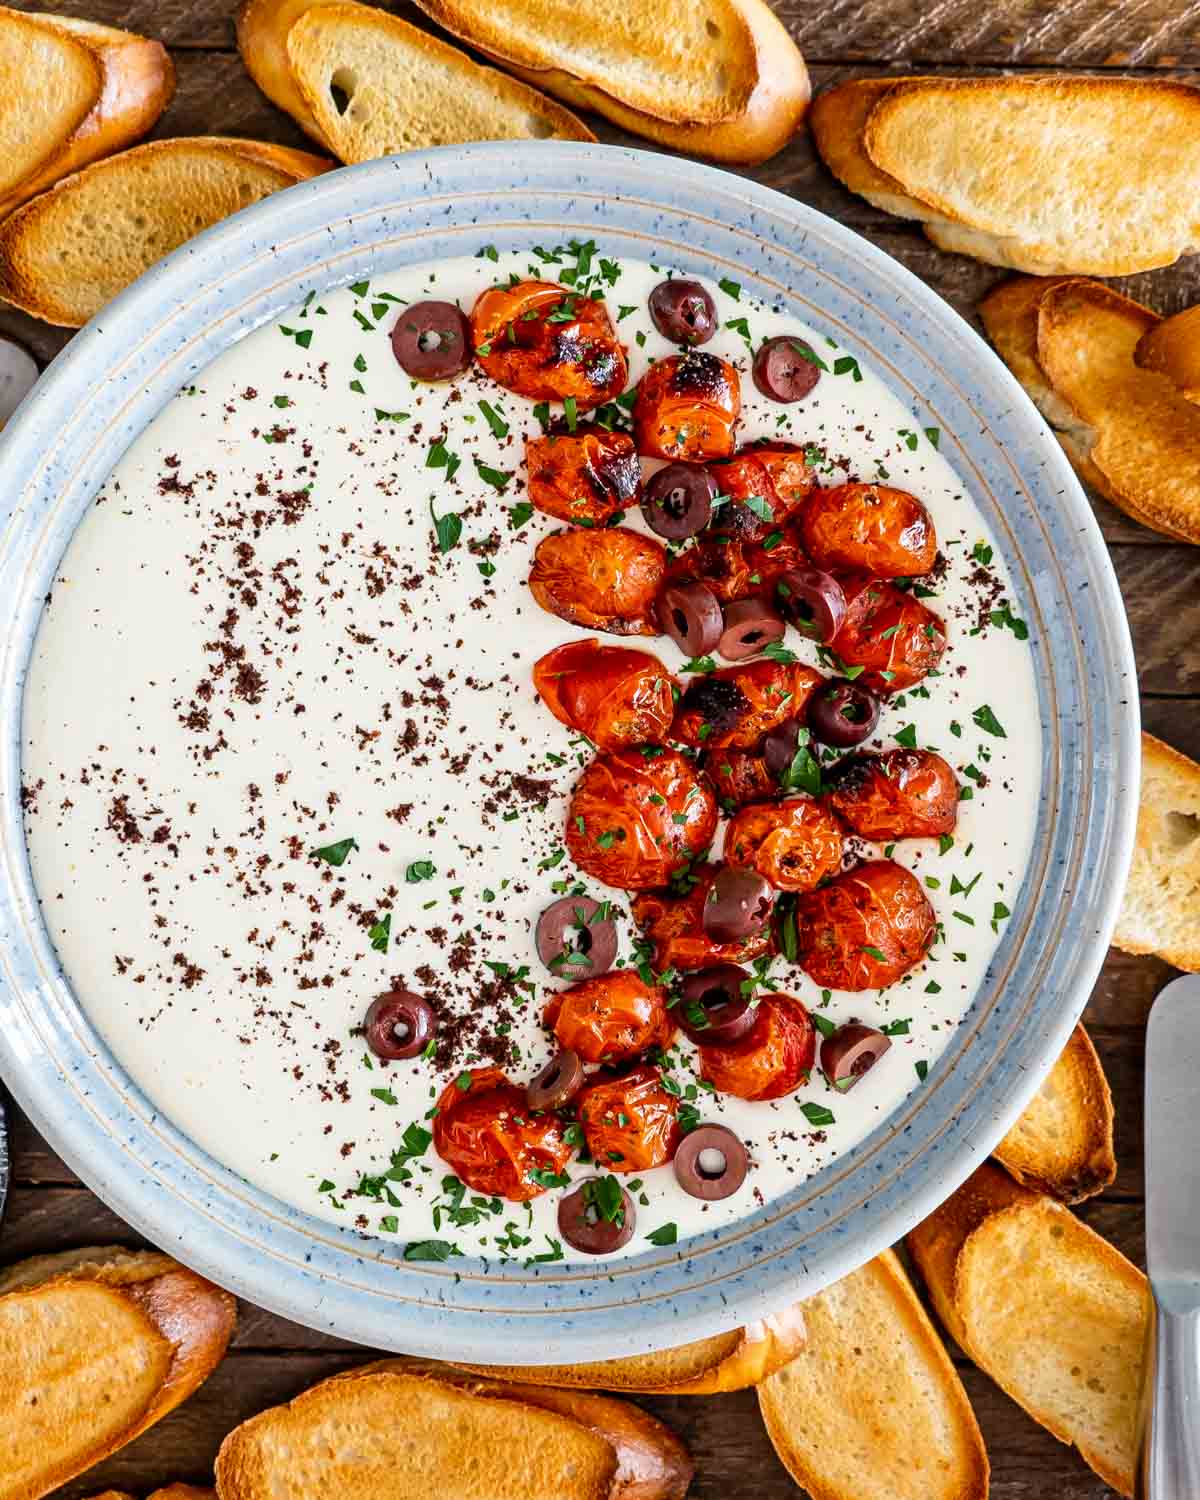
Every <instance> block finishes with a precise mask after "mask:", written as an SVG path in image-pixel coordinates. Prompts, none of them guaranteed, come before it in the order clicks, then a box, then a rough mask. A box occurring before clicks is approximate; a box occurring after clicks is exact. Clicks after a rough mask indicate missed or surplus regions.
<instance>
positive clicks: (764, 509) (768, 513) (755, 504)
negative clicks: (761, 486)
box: [742, 495, 775, 521]
mask: <svg viewBox="0 0 1200 1500" xmlns="http://www.w3.org/2000/svg"><path fill="white" fill-rule="evenodd" d="M742 504H743V505H744V506H745V507H746V509H747V510H752V511H753V512H754V514H755V515H756V516H757V517H758V518H759V520H760V521H773V520H774V519H775V512H774V511H773V510H772V509H771V507H770V505H769V503H768V502H767V501H766V500H764V499H763V497H762V496H761V495H747V496H746V498H745V499H744V500H743V501H742Z"/></svg>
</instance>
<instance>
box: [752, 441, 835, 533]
mask: <svg viewBox="0 0 1200 1500" xmlns="http://www.w3.org/2000/svg"><path fill="white" fill-rule="evenodd" d="M744 451H745V452H747V453H753V454H754V455H755V457H756V458H759V459H761V460H762V462H763V464H765V465H766V470H767V473H768V475H769V476H770V479H771V483H772V484H773V485H774V487H775V495H776V498H777V499H778V501H779V504H780V506H781V507H782V509H781V512H780V517H781V519H790V518H793V517H794V516H795V514H796V513H797V512H798V511H799V509H800V507H801V506H802V505H803V504H804V502H805V500H806V499H807V498H808V496H809V494H810V493H811V492H812V491H813V490H814V489H815V488H816V483H817V476H816V474H815V473H814V472H813V470H812V469H811V468H810V467H809V464H808V460H807V459H806V458H805V456H804V449H803V448H799V447H797V446H796V444H795V443H751V444H750V446H749V447H748V448H746V449H745V450H744Z"/></svg>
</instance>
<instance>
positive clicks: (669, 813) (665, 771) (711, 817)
mask: <svg viewBox="0 0 1200 1500" xmlns="http://www.w3.org/2000/svg"><path fill="white" fill-rule="evenodd" d="M648 750H649V747H647V750H618V751H616V752H615V753H613V754H610V755H599V756H597V757H596V759H595V760H594V761H592V763H591V765H590V766H588V767H587V769H586V770H585V771H584V773H583V775H582V776H581V777H580V778H579V780H578V781H577V782H576V783H575V790H574V791H573V792H572V793H571V805H570V808H569V809H568V812H567V833H566V841H567V851H568V853H569V854H570V856H571V858H572V859H573V860H574V861H575V863H576V864H577V865H578V866H579V868H580V869H581V870H582V871H583V872H584V873H585V874H587V875H591V876H593V877H594V878H595V879H597V880H599V881H602V882H603V884H605V885H611V886H615V887H616V888H617V889H618V890H622V891H645V890H650V889H651V888H652V887H653V886H656V885H666V884H667V882H668V881H669V880H670V878H671V876H672V875H673V874H674V873H675V872H676V871H677V870H679V869H680V868H681V867H682V866H683V865H685V864H686V863H687V861H688V860H690V859H691V858H693V857H694V856H695V855H696V854H698V853H699V852H700V850H701V849H704V848H707V846H708V845H709V843H710V842H711V841H712V836H713V833H714V832H715V830H716V826H717V799H716V797H715V796H714V795H713V789H712V787H711V786H709V784H708V781H707V779H706V777H705V776H704V775H703V774H702V773H701V772H700V770H699V769H698V768H697V766H696V763H695V762H694V761H692V760H689V759H688V757H687V756H686V755H681V754H680V753H679V751H678V750H656V751H655V752H654V753H653V754H649V753H648Z"/></svg>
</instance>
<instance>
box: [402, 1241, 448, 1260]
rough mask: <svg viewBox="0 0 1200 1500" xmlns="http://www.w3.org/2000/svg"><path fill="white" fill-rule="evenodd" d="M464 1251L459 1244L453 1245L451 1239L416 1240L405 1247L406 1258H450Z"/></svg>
mask: <svg viewBox="0 0 1200 1500" xmlns="http://www.w3.org/2000/svg"><path fill="white" fill-rule="evenodd" d="M461 1254H462V1251H461V1250H460V1249H459V1248H458V1246H457V1245H452V1244H451V1243H450V1242H449V1240H414V1241H413V1242H412V1243H411V1244H409V1245H405V1247H404V1259H405V1260H435V1261H444V1260H449V1259H450V1257H451V1256H452V1255H461Z"/></svg>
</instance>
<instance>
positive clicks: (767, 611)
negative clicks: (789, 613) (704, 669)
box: [717, 599, 787, 661]
mask: <svg viewBox="0 0 1200 1500" xmlns="http://www.w3.org/2000/svg"><path fill="white" fill-rule="evenodd" d="M786 631H787V625H786V624H785V623H784V621H783V620H781V619H780V617H779V616H778V615H777V614H776V613H775V611H774V610H773V609H772V608H771V606H770V605H769V604H764V603H763V602H762V600H761V599H739V600H737V602H736V603H734V604H728V605H726V606H725V628H724V629H723V630H722V632H721V639H720V642H719V643H718V645H717V650H718V651H719V652H720V653H721V655H722V656H723V657H724V658H725V660H726V661H745V660H746V658H747V657H750V656H758V655H759V653H760V652H762V651H765V650H766V648H767V647H768V646H769V645H770V644H771V642H772V641H781V640H783V637H784V634H785V632H786Z"/></svg>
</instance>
